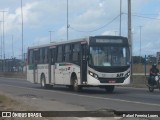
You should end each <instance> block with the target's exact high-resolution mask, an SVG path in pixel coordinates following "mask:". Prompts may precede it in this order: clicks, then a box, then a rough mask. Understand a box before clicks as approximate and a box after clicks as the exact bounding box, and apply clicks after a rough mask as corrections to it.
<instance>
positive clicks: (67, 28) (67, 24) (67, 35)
mask: <svg viewBox="0 0 160 120" xmlns="http://www.w3.org/2000/svg"><path fill="white" fill-rule="evenodd" d="M68 28H69V25H68V0H67V41H68Z"/></svg>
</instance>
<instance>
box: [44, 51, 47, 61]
mask: <svg viewBox="0 0 160 120" xmlns="http://www.w3.org/2000/svg"><path fill="white" fill-rule="evenodd" d="M44 63H48V48H45V49H44Z"/></svg>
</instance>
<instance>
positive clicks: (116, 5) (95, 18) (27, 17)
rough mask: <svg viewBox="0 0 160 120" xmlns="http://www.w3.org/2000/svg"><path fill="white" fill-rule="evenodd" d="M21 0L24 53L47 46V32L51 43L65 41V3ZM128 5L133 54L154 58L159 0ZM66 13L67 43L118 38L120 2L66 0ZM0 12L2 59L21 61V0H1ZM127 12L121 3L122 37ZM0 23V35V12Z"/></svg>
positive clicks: (159, 35) (159, 25)
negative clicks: (98, 37)
mask: <svg viewBox="0 0 160 120" xmlns="http://www.w3.org/2000/svg"><path fill="white" fill-rule="evenodd" d="M22 1H23V2H22V9H23V44H24V52H27V48H28V47H31V46H35V45H41V44H46V43H49V42H50V32H49V31H52V32H51V41H52V42H59V41H65V40H67V32H66V26H67V0H22ZM131 3H132V33H133V34H132V42H133V55H137V56H139V55H142V56H144V55H154V56H155V55H156V52H159V51H160V47H159V46H160V0H131ZM68 10H69V11H68V23H69V39H70V40H72V39H76V38H83V37H87V36H96V35H119V32H120V27H119V26H120V0H68ZM0 11H6V12H5V14H4V40H5V41H4V43H5V56H6V58H11V57H13V56H14V57H16V58H21V54H22V14H21V0H1V1H0ZM127 11H128V10H127V0H122V32H121V35H122V36H125V37H127V36H128V35H127V34H128V32H127V25H128V23H127ZM0 21H1V22H0V35H1V36H2V31H3V13H2V12H0ZM140 26H141V27H140ZM140 28H141V45H140ZM12 36H13V37H12ZM12 41H13V43H14V44H13V45H12ZM0 44H1V42H0ZM0 46H1V45H0ZM140 46H141V47H140ZM12 48H13V49H12ZM140 48H141V50H140ZM0 51H1V47H0ZM0 54H1V52H0Z"/></svg>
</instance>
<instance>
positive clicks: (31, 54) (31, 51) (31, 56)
mask: <svg viewBox="0 0 160 120" xmlns="http://www.w3.org/2000/svg"><path fill="white" fill-rule="evenodd" d="M29 64H33V50H29Z"/></svg>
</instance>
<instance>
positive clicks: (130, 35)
mask: <svg viewBox="0 0 160 120" xmlns="http://www.w3.org/2000/svg"><path fill="white" fill-rule="evenodd" d="M131 30H132V25H131V0H128V41H129V45H130V51H131V53H130V54H131V55H130V57H131V58H130V59H131V80H132V78H133V77H132V75H133V74H132V73H133V69H132V68H133V58H132V31H131Z"/></svg>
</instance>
